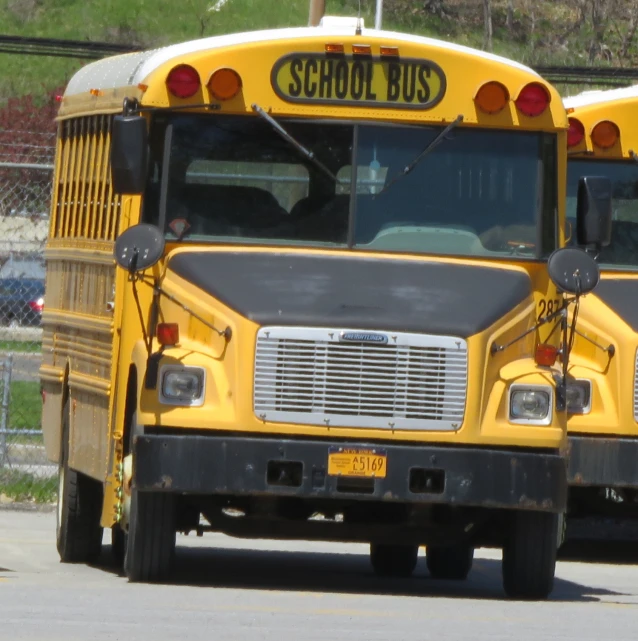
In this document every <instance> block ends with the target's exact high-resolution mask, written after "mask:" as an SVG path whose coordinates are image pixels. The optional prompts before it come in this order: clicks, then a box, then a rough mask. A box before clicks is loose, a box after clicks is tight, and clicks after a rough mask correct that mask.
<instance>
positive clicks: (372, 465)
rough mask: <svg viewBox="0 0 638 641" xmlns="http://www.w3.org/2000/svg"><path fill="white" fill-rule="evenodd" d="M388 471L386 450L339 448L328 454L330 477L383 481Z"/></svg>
mask: <svg viewBox="0 0 638 641" xmlns="http://www.w3.org/2000/svg"><path fill="white" fill-rule="evenodd" d="M387 470H388V457H387V455H386V453H385V451H384V450H375V449H369V450H368V449H357V448H348V447H338V448H331V449H330V452H329V453H328V474H329V475H330V476H359V477H361V476H363V477H366V478H381V479H383V478H385V475H386V473H387Z"/></svg>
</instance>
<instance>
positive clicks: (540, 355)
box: [534, 343, 558, 367]
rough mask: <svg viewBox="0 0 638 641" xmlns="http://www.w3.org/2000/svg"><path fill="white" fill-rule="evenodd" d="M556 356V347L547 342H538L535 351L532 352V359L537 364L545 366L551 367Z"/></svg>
mask: <svg viewBox="0 0 638 641" xmlns="http://www.w3.org/2000/svg"><path fill="white" fill-rule="evenodd" d="M557 358H558V348H557V347H554V345H548V344H547V343H540V344H539V345H537V346H536V352H535V354H534V360H535V361H536V364H537V365H544V366H546V367H551V366H552V365H553V364H554V363H555V362H556V359H557Z"/></svg>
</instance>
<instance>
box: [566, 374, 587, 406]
mask: <svg viewBox="0 0 638 641" xmlns="http://www.w3.org/2000/svg"><path fill="white" fill-rule="evenodd" d="M566 401H567V411H568V412H569V413H570V414H589V412H590V411H591V381H589V380H586V379H576V380H573V381H568V382H567V390H566Z"/></svg>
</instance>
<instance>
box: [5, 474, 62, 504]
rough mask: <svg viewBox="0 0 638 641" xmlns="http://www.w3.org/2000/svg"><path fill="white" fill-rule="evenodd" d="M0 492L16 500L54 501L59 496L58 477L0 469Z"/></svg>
mask: <svg viewBox="0 0 638 641" xmlns="http://www.w3.org/2000/svg"><path fill="white" fill-rule="evenodd" d="M0 494H4V495H5V496H8V497H9V498H10V499H13V500H14V501H16V502H23V501H34V502H35V503H53V502H55V500H56V499H57V496H58V481H57V477H51V478H44V479H43V478H39V477H37V476H34V475H33V474H29V473H27V472H19V471H16V470H11V469H5V470H0Z"/></svg>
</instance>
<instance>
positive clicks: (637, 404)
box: [634, 350, 638, 421]
mask: <svg viewBox="0 0 638 641" xmlns="http://www.w3.org/2000/svg"><path fill="white" fill-rule="evenodd" d="M634 420H636V421H638V350H636V365H635V368H634Z"/></svg>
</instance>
